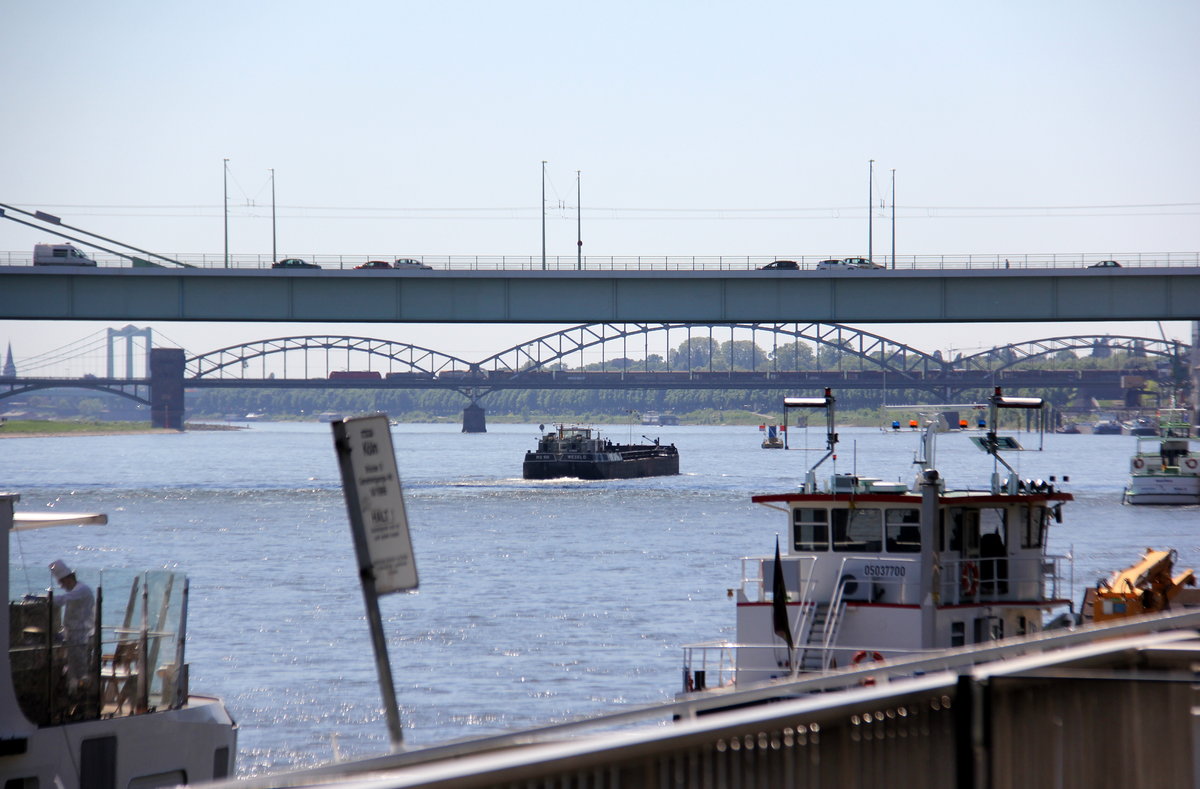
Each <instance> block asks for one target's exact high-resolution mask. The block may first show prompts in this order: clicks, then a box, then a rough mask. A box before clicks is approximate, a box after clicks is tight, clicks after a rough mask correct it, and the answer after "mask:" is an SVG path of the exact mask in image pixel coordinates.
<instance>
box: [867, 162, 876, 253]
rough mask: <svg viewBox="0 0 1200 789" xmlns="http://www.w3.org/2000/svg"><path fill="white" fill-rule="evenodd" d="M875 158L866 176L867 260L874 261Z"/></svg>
mask: <svg viewBox="0 0 1200 789" xmlns="http://www.w3.org/2000/svg"><path fill="white" fill-rule="evenodd" d="M874 202H875V160H874V159H872V160H871V169H870V174H869V175H868V176H867V261H868V262H871V263H874V262H875V259H874V254H875V212H874V206H873V205H872V204H873V203H874Z"/></svg>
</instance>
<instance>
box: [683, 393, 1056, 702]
mask: <svg viewBox="0 0 1200 789" xmlns="http://www.w3.org/2000/svg"><path fill="white" fill-rule="evenodd" d="M834 404H835V400H834V397H833V396H832V394H831V393H830V391H829V390H828V389H827V390H826V391H825V396H824V397H819V398H804V397H800V398H787V399H786V400H785V406H787V407H789V408H795V407H804V408H814V409H824V410H825V412H826V419H827V422H828V428H827V436H826V449H827V452H826V454H825V455H824V457H822V458H821V459H820V460H818V461H817V463H816V464H815V465H813V467H812V468H811V469H810V470H809V471H808V473H807V475H806V477H805V480H804V483H803V485H802V487H801V488H800V489H799V490H798V491H795V492H786V493H777V494H764V495H759V496H754V497H753V498H752V500H753V501H754V502H756V503H759V504H763V505H765V506H767V507H770V508H772V509H776V510H779V511H781V512H782V513H784V515H785V516H786V519H787V520H786V526H785V528H784V533H785V534H786V538H785V549H784V550H783V551H782V553H781V551H780V547H779V543H778V538H777V540H776V546H775V554H774V556H757V557H750V558H744V559H742V572H741V579H742V580H741V582H740V584H739V585H738V586H737V587H736V588H735V589H732V590H730V596H731V597H734V598H735V599H736V603H737V635H736V641H734V642H716V643H707V644H698V645H694V646H689V647H685V651H684V690H685V692H688V691H697V690H701V689H704V688H706V687H714V686H717V685H728V684H738V683H744V682H755V681H762V680H769V679H776V678H784V677H789V676H795V675H796V674H799V673H802V672H821V671H826V670H829V669H831V668H835V667H838V666H842V667H845V666H847V665H850V664H854V663H861V662H863V661H879V660H886V659H888V658H894V657H900V656H905V655H910V654H913V653H920V652H923V651H927V650H939V649H945V648H949V647H955V646H963V645H967V644H974V643H980V642H988V641H993V640H999V639H1001V638H1005V637H1008V636H1014V635H1021V634H1027V633H1035V632H1038V631H1040V630H1041V629H1042V628H1043V627H1044V621H1045V620H1046V619H1047V617H1048V616H1049V615H1050V614H1051V613H1052V612H1054V611H1055V610H1056V609H1059V608H1069V606H1070V599H1069V591H1068V587H1067V586H1066V584H1065V583H1064V581H1063V579H1064V577H1066V575H1065V571H1066V570H1069V569H1070V568H1069V559H1067V558H1066V557H1062V556H1052V555H1049V554H1048V553H1047V547H1046V545H1047V543H1046V536H1047V530H1048V529H1049V527H1050V524H1051V523H1052V522H1057V521H1060V520H1061V511H1062V506H1063V504H1064V503H1066V502H1068V501H1071V500H1072V496H1071V494H1070V493H1066V492H1064V491H1062V490H1060V489H1059V487H1058V483H1057V482H1056V481H1055V478H1054V477H1049V479H1048V481H1043V480H1040V479H1038V480H1030V479H1019V478H1018V475H1017V473H1016V472H1015V471H1014V470H1013V468H1012V466H1011V465H1009V463H1008V462H1007V461H1006V460H1005V459H1004V457H1003V456H1002V454H1001V453H1002V451H1003V450H1019V449H1020V448H1021V447H1020V445H1019V444H1018V443H1017V442H1016V441H1015V439H1013V438H1012V437H1009V436H1000V435H997V433H996V430H997V427H996V425H997V419H998V415H999V412H1000V411H1001V409H1008V408H1019V409H1035V408H1040V407H1041V405H1042V401H1041V399H1040V398H1027V397H1006V396H1004V395H1003V394H1002V393H1001V391H1000V390H999V389H998V388H997V389H996V391H995V393H994V394H993V396H992V397H991V398H990V401H989V403H988V404H987V405H988V408H989V419H988V426H987V432H986V433H985V434H984V435H975V436H971V437H970V440H971V441H972V442H974V443H975V444H976V445H977V446H979V447H980V448H981V449H983V450H984V452H986V453H987V455H988V456H989V457H990V458H991V460H992V472H991V478H990V480H989V482H988V484H987V485H986V486H982V487H978V488H961V489H952V488H950V487H949V485H948V484H947V480H946V479H945V478H944V477H943V476H942V475H941V473H940V472H939V471H938V469H937V467H936V465H935V458H934V453H935V443H934V436H935V432H936V430H935V429H934V428H935V426H936V421H937V420H930V422H929V423H928V424H927V425H926V429H925V431H924V432H923V433H922V434H921V438H920V450H919V451H918V456H917V458H916V460H915V461H914V464H915V465H916V466H917V474H916V479H915V480H914V482H913V484H912V485H911V487H910V486H908V485H906V484H904V483H902V482H884V481H881V480H879V479H875V478H871V477H865V476H855V475H851V474H835V475H833V476H832V477H831V478H830V480H829V483H828V485H826V486H819V485H818V483H817V468H818V467H819V466H820V465H821V464H822V463H823V462H824V461H825V460H827V459H829V458H830V457H831V456H833V455H834V452H835V448H836V445H837V440H838V437H837V433H836V432H834V427H833V425H834ZM1066 481H1068V480H1067V478H1066V477H1063V482H1066Z"/></svg>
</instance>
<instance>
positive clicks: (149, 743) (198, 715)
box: [0, 493, 237, 789]
mask: <svg viewBox="0 0 1200 789" xmlns="http://www.w3.org/2000/svg"><path fill="white" fill-rule="evenodd" d="M18 498H19V497H18V495H17V494H15V493H0V538H2V541H0V588H3V589H4V591H5V595H6V598H7V599H6V605H5V606H4V607H3V609H0V632H2V633H5V634H6V635H7V637H8V648H7V649H5V650H0V782H3V783H4V785H5V786H7V787H25V788H26V789H29V788H30V787H42V789H49V787H56V788H57V789H86V787H157V786H170V785H175V784H187V783H200V782H203V781H211V780H216V779H221V778H228V777H230V776H232V775H233V765H234V759H235V757H236V749H237V724H235V723H234V721H233V719H232V718H231V717H230V716H229V713H228V712H227V711H226V709H225V705H224V704H223V703H222V702H221V700H220V699H217V698H214V697H211V696H199V695H196V694H194V693H192V692H191V691H190V690H189V688H188V664H187V662H186V660H185V658H184V644H185V641H186V638H187V633H186V623H187V600H188V586H187V580H186V578H185V577H184V576H183V575H182V574H180V573H175V572H171V571H166V570H155V571H149V572H145V573H140V574H137V575H131V577H129V578H128V579H127V580H128V581H129V582H130V583H129V584H128V585H126V584H124V583H121V584H119V585H118V584H116V583H107V582H109V581H112V580H113V579H114V578H116V577H117V576H118V575H119V572H106V573H105V575H104V578H105V581H106V584H105V588H104V589H101V588H100V587H99V586H97V587H96V589H95V591H94V592H93V591H92V589H91V587H89V586H88V585H86V584H85V583H83V582H82V581H80V580H79V579H77V578H76V577H75V571H74V570H73V569H72V568H70V567H68V566H67V565H66V564H65V563H64V562H62V561H59V560H56V561H54V562H52V563H51V564H50V573H48V574H46V575H45V576H44V577H47V578H48V577H49V576H50V575H51V574H52V575H53V577H54V578H55V580H56V581H57V582H58V585H59V586H60V587H61V588H60V589H59V590H58V592H49V593H48V592H47V591H46V590H45V589H36V590H34V589H31V590H28V591H26V592H24V593H22V592H21V589H20V588H19V586H20V584H19V581H18V579H17V578H10V574H9V565H8V553H9V547H8V543H9V533H10V532H11V531H15V530H22V529H36V528H42V527H46V526H61V525H82V524H96V525H102V524H104V523H107V521H108V519H107V516H105V515H103V514H99V513H95V514H70V513H57V512H45V513H15V514H14V512H13V505H14V503H15V502H16V501H17V500H18ZM42 572H43V573H45V572H46V571H45V570H43V571H42ZM27 576H28V573H25V574H22V576H21V577H27ZM40 577H41V576H40ZM10 582H11V585H10ZM110 590H111V591H112V592H113V594H112V595H111V596H110V597H107V598H106V597H105V596H104V592H106V591H110ZM56 595H57V597H58V599H56ZM5 620H7V621H5Z"/></svg>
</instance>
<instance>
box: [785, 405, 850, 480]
mask: <svg viewBox="0 0 1200 789" xmlns="http://www.w3.org/2000/svg"><path fill="white" fill-rule="evenodd" d="M836 402H837V399H836V398H835V397H834V396H833V393H832V391H831V390H830V389H829V388H828V387H826V388H825V396H824V397H785V398H783V407H784V412H783V413H784V416H785V417H786V415H787V409H789V408H823V409H825V449H826V450H827V451H826V452H825V455H824V457H822V458H821V459H820V460H818V461H817V462H816V463H814V464H813V466H812V468H810V469H809V470H808V473H807V474H806V475H805V476H804V492H805V493H815V492H816V491H817V466H820V465H821V464H822V463H824V462H825V461H826V460H828V459H829V458H830V457H832V456H833V451H834V448H835V447H836V446H837V442H838V434H837V433H835V432H834V430H833V424H834V414H833V406H834V403H836Z"/></svg>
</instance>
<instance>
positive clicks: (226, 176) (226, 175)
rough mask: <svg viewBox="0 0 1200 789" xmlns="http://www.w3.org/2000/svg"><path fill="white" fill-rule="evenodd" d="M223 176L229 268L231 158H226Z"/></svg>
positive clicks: (226, 253) (226, 251) (227, 263)
mask: <svg viewBox="0 0 1200 789" xmlns="http://www.w3.org/2000/svg"><path fill="white" fill-rule="evenodd" d="M224 162H225V164H224V166H223V172H222V175H223V178H224V186H225V268H229V160H228V159H225V160H224Z"/></svg>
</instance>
